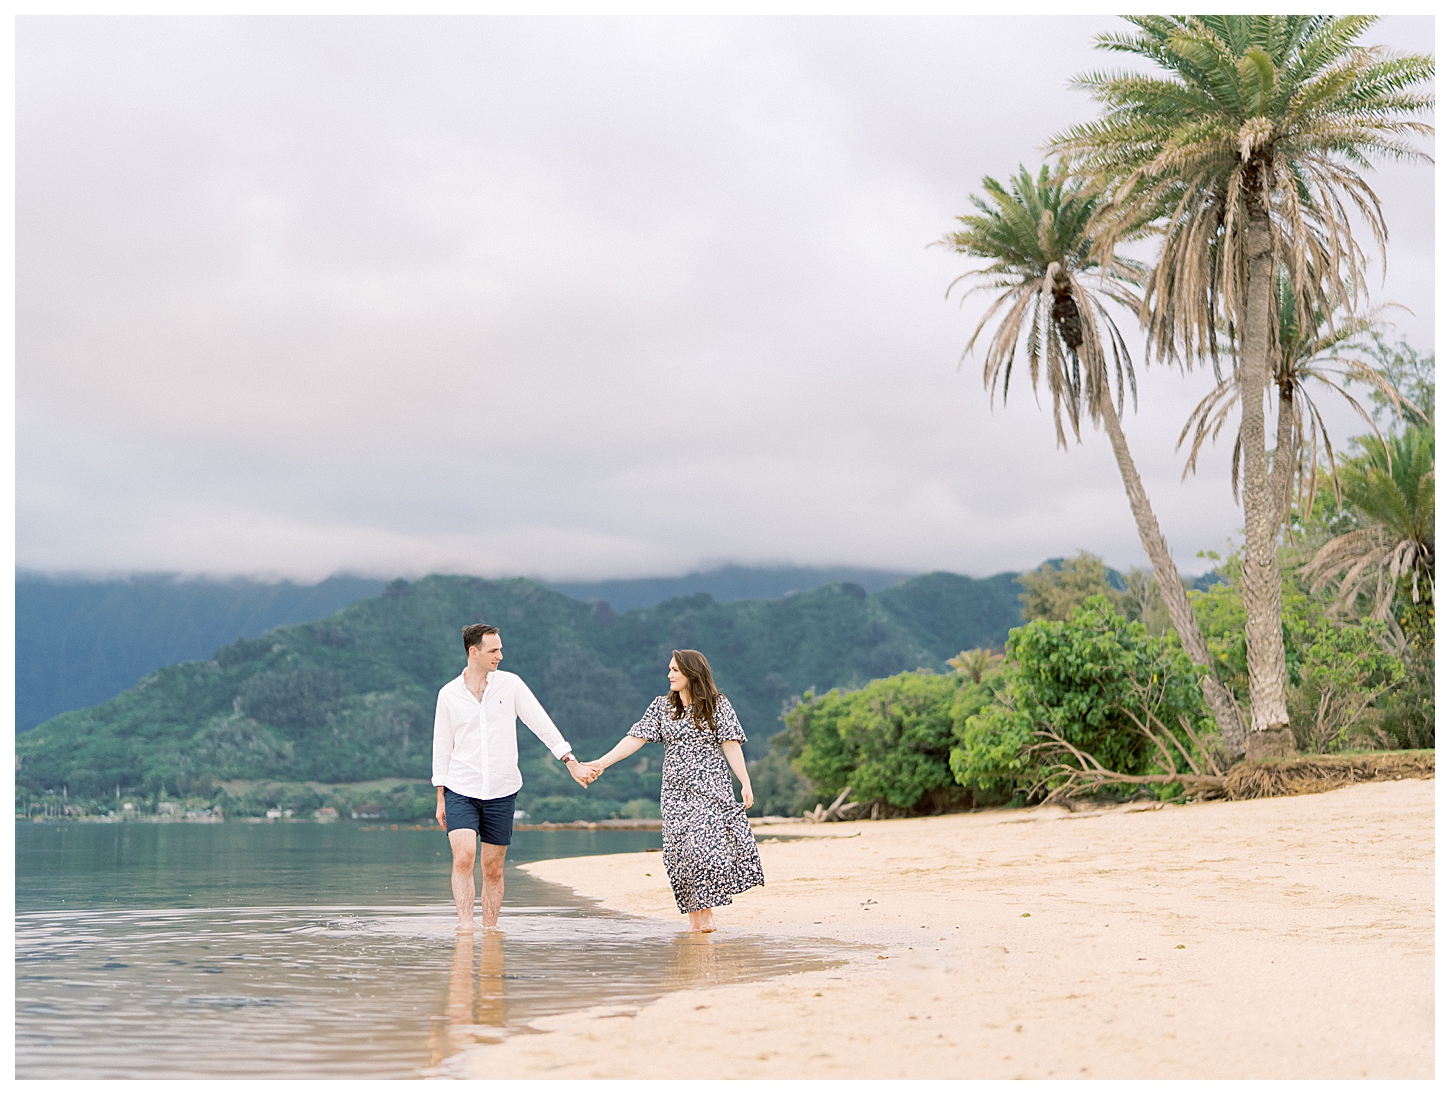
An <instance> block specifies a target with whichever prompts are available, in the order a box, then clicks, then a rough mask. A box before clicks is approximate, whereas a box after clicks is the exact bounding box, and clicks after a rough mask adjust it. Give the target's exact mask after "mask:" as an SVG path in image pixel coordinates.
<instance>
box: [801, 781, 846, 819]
mask: <svg viewBox="0 0 1450 1095" xmlns="http://www.w3.org/2000/svg"><path fill="white" fill-rule="evenodd" d="M850 793H851V788H850V787H847V788H846V789H845V790H843V791H842V792H841V793H840V794H839V795H837V796H836V801H835V802H833V803H831V805H830V806H822V805H821V804H820V803H819V802H818V803H816V808H815V809H814V810H807V811H806V812H805V813H804V814H802V815H801V816H802V817H804V818H805V819H806V820H807V821H845V820H846V818H845V817H843V816H842V815H841V807H842V804H843V803H845V801H846V796H847V795H849V794H850ZM851 805H853V806H854V805H856V804H855V803H851Z"/></svg>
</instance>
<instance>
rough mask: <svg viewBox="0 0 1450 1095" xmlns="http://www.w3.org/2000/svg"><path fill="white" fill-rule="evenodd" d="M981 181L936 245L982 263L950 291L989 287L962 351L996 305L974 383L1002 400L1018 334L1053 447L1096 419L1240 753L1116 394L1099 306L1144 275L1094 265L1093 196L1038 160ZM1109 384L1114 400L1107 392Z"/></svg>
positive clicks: (1227, 736)
mask: <svg viewBox="0 0 1450 1095" xmlns="http://www.w3.org/2000/svg"><path fill="white" fill-rule="evenodd" d="M982 186H983V189H985V190H986V192H987V198H988V199H990V200H984V199H983V198H980V197H977V196H975V195H974V196H973V197H972V199H971V201H972V204H973V205H974V206H975V207H976V209H977V212H976V213H970V214H967V215H965V216H962V217H958V218H957V219H958V221H960V222H961V224H962V228H960V229H959V230H957V231H955V232H951V233H949V234H948V235H946V236H945V237H943V239H942V240H941V243H942V244H943V245H945V246H948V247H950V248H952V249H953V250H954V251H957V252H958V253H960V254H963V255H969V256H971V257H972V258H978V259H986V260H988V263H989V265H988V266H986V268H984V269H981V270H974V271H970V272H968V273H966V274H963V275H962V276H961V277H959V278H957V279H956V280H955V281H953V282H952V286H953V287H955V286H956V285H958V284H959V283H960V282H962V281H963V280H968V281H971V282H973V283H974V284H972V285H971V286H970V287H969V288H968V290H967V291H968V292H969V293H971V292H982V291H996V292H998V295H997V298H996V299H995V300H994V301H993V302H992V304H991V306H990V307H989V308H988V309H987V312H986V314H985V315H984V316H983V317H982V320H981V322H980V323H978V324H977V328H976V330H975V331H974V332H973V333H972V337H971V339H970V341H968V343H967V348H966V350H964V351H963V354H962V356H963V358H965V357H966V355H967V354H969V353H971V351H972V349H973V347H974V346H975V345H976V344H977V339H978V338H980V337H981V335H982V333H983V331H984V330H985V329H986V327H987V325H988V324H989V323H990V322H991V320H992V319H993V317H994V316H996V315H997V314H998V313H999V312H1002V311H1003V309H1005V314H1004V315H1003V316H1002V318H1001V320H1000V321H999V322H998V325H997V328H996V331H995V332H994V333H993V335H992V337H991V340H990V341H989V342H988V344H987V352H986V357H985V361H984V364H983V373H982V384H983V386H984V387H986V388H987V389H988V390H989V391H991V392H992V393H993V395H994V396H995V393H996V390H997V384H998V382H999V381H1000V382H1001V385H1002V398H1003V400H1004V401H1005V400H1006V398H1007V390H1008V387H1009V385H1010V384H1011V381H1012V368H1013V366H1014V364H1015V363H1016V360H1017V352H1018V348H1019V346H1020V345H1021V344H1022V343H1023V342H1024V341H1025V342H1026V350H1027V364H1028V368H1029V377H1030V379H1031V382H1032V387H1033V389H1034V390H1036V388H1037V385H1038V382H1039V380H1041V381H1043V382H1045V383H1046V385H1047V388H1048V391H1049V392H1051V393H1052V414H1053V422H1054V425H1055V426H1056V428H1057V442H1058V444H1059V445H1061V446H1062V447H1064V448H1066V447H1067V435H1066V433H1065V431H1064V430H1063V419H1064V418H1066V419H1067V422H1068V423H1069V424H1070V425H1071V427H1072V432H1073V436H1074V437H1077V438H1079V439H1081V433H1080V420H1081V417H1082V415H1083V414H1084V413H1085V414H1086V415H1087V417H1088V419H1089V421H1091V422H1101V423H1102V424H1103V427H1104V429H1105V430H1106V431H1107V434H1108V439H1109V440H1110V441H1111V443H1112V446H1113V455H1114V457H1115V458H1116V459H1117V462H1118V471H1119V473H1120V474H1121V475H1122V477H1123V486H1124V488H1125V489H1126V490H1127V494H1128V505H1129V507H1130V508H1131V509H1132V511H1133V517H1134V519H1135V520H1136V521H1137V524H1138V535H1139V537H1140V538H1141V539H1142V542H1143V548H1144V550H1145V551H1146V552H1147V554H1148V559H1149V561H1150V562H1151V563H1152V564H1153V570H1154V572H1155V573H1156V574H1157V575H1158V577H1159V586H1160V588H1161V589H1162V590H1163V591H1164V593H1163V597H1164V600H1165V601H1166V602H1167V604H1168V612H1169V615H1170V617H1171V618H1172V620H1173V626H1174V628H1175V629H1176V630H1177V632H1178V637H1179V641H1180V642H1182V644H1183V649H1184V650H1185V651H1186V652H1187V654H1188V656H1189V658H1190V659H1191V660H1192V661H1193V664H1195V665H1197V666H1200V667H1202V668H1203V673H1204V675H1203V678H1202V681H1201V684H1202V687H1203V693H1204V698H1205V700H1206V701H1207V702H1208V706H1209V709H1210V710H1211V711H1212V712H1213V714H1214V719H1215V720H1216V721H1217V723H1218V728H1219V733H1220V735H1221V736H1222V737H1223V740H1224V743H1225V744H1226V745H1227V746H1228V748H1229V750H1230V752H1234V753H1237V752H1242V749H1243V734H1242V731H1241V729H1240V727H1239V721H1238V714H1237V709H1236V708H1235V707H1234V705H1233V701H1232V699H1231V698H1230V697H1229V695H1228V693H1227V692H1226V691H1225V690H1224V689H1223V687H1222V686H1221V685H1220V684H1219V682H1218V680H1217V678H1216V677H1215V676H1214V675H1213V669H1212V666H1213V659H1212V658H1211V657H1210V656H1209V652H1208V644H1207V643H1206V642H1204V639H1203V632H1202V630H1201V629H1200V628H1199V626H1198V619H1197V617H1195V616H1194V614H1193V607H1192V605H1190V604H1189V602H1188V594H1187V592H1186V591H1185V590H1184V588H1183V580H1182V579H1181V578H1180V577H1179V575H1178V568H1177V567H1176V566H1175V565H1174V563H1173V555H1172V553H1171V552H1170V551H1169V550H1168V542H1167V541H1166V540H1165V539H1164V538H1163V533H1162V531H1161V530H1160V529H1159V527H1158V519H1157V518H1156V517H1155V516H1154V515H1153V507H1152V504H1151V503H1150V502H1149V500H1148V492H1147V491H1145V490H1144V489H1143V482H1142V480H1141V479H1140V478H1139V476H1138V469H1137V466H1136V465H1135V464H1134V463H1133V457H1132V454H1131V453H1130V452H1129V451H1128V441H1127V438H1125V437H1124V436H1123V429H1122V424H1121V423H1120V421H1119V418H1118V415H1119V412H1120V408H1121V407H1122V405H1123V399H1124V393H1125V389H1128V388H1131V389H1132V391H1133V393H1134V396H1135V399H1136V395H1137V383H1136V378H1135V375H1134V372H1133V361H1132V358H1131V357H1130V356H1129V354H1128V348H1127V346H1126V344H1125V343H1124V342H1123V336H1122V335H1121V333H1119V331H1118V327H1117V324H1116V323H1114V321H1113V317H1112V316H1111V315H1110V314H1109V312H1108V310H1107V303H1106V302H1108V301H1111V302H1113V303H1116V304H1120V305H1123V306H1124V307H1127V308H1130V309H1133V310H1137V309H1139V308H1140V307H1141V303H1142V302H1141V301H1140V299H1139V297H1138V295H1137V290H1136V287H1137V285H1138V284H1139V283H1140V282H1141V280H1142V278H1143V276H1144V274H1145V273H1146V271H1145V270H1144V268H1143V267H1142V266H1141V264H1139V263H1136V262H1133V261H1130V260H1128V259H1124V258H1119V257H1114V258H1109V259H1106V260H1103V259H1100V258H1098V257H1097V256H1096V255H1095V254H1094V246H1093V244H1094V240H1093V237H1092V235H1091V233H1090V232H1089V230H1088V226H1089V224H1090V223H1091V221H1092V219H1093V215H1094V213H1095V211H1096V208H1097V201H1098V199H1097V198H1096V197H1095V196H1093V195H1092V194H1090V193H1088V192H1087V191H1086V190H1085V189H1084V188H1083V187H1082V186H1081V185H1079V184H1076V183H1065V182H1063V181H1060V180H1054V179H1053V178H1052V177H1051V175H1050V174H1049V172H1048V169H1047V168H1046V167H1043V168H1042V170H1041V172H1040V173H1039V174H1038V176H1037V177H1036V178H1035V179H1034V178H1033V176H1032V173H1031V172H1030V171H1028V170H1027V168H1025V167H1019V169H1018V174H1017V175H1016V177H1015V178H1012V179H1010V180H1009V181H1008V186H1005V187H1004V186H1003V185H1002V184H1001V183H999V182H997V180H995V179H993V178H991V177H990V176H989V177H987V178H985V179H983V180H982ZM1090 276H1091V278H1092V281H1091V282H1089V280H1088V279H1089V277H1090ZM1090 284H1091V285H1092V286H1093V289H1090V288H1089V285H1090ZM1094 289H1095V290H1096V291H1094ZM950 291H951V290H950V289H948V293H950ZM1099 322H1101V325H1102V329H1101V330H1100V329H1099ZM1024 331H1025V339H1024ZM1110 357H1111V368H1110V363H1109V358H1110ZM1114 380H1116V386H1117V404H1116V405H1114V401H1113V393H1112V390H1111V388H1112V382H1113V381H1114Z"/></svg>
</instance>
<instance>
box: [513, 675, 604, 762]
mask: <svg viewBox="0 0 1450 1095" xmlns="http://www.w3.org/2000/svg"><path fill="white" fill-rule="evenodd" d="M514 711H515V712H516V713H517V714H518V716H519V718H521V719H523V720H524V725H525V726H527V727H528V728H529V729H530V730H531V731H533V734H534V737H536V738H538V739H539V740H540V741H541V742H543V743H544V745H545V746H546V747H547V748H548V750H549V752H551V753H553V754H554V756H555V758H556V759H558V760H562V761H563V762H564V766H565V767H566V768H568V769H569V775H571V776H572V777H573V778H574V782H575V783H577V784H578V785H579V786H580V787H588V786H589V780H590V779H591V778H593V775H594V773H593V772H592V771H591V770H590V769H588V768H586V767H585V766H584V765H582V764H580V763H579V761H578V759H577V758H576V757H575V756H574V751H573V750H572V749H570V748H569V743H568V742H567V741H565V740H564V735H563V734H561V733H559V728H558V727H557V726H555V725H554V720H553V719H551V718H549V713H548V712H547V711H545V710H544V705H543V704H541V703H540V702H539V701H538V699H537V697H535V696H534V694H533V693H532V692H531V691H529V686H528V685H526V684H525V683H524V682H523V679H522V678H520V679H519V689H518V692H516V693H515V694H514Z"/></svg>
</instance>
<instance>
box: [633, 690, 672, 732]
mask: <svg viewBox="0 0 1450 1095" xmlns="http://www.w3.org/2000/svg"><path fill="white" fill-rule="evenodd" d="M664 717H665V698H664V697H663V696H656V697H655V698H654V699H653V700H651V701H650V705H649V706H648V707H646V708H645V709H644V714H643V715H642V716H640V720H639V722H637V723H635V724H634V725H633V726H631V727H630V728H629V734H628V735H626V736H628V737H631V738H640V739H642V740H643V741H664V740H665V724H664Z"/></svg>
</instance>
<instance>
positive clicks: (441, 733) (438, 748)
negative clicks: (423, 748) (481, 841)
mask: <svg viewBox="0 0 1450 1095" xmlns="http://www.w3.org/2000/svg"><path fill="white" fill-rule="evenodd" d="M452 758H453V720H452V719H451V718H450V717H449V715H448V704H447V702H446V701H445V700H444V699H443V693H442V692H439V693H438V706H437V707H436V708H434V710H433V786H434V787H437V788H438V810H437V812H436V813H435V814H434V816H435V817H436V818H437V819H438V824H439V826H442V825H444V824H446V820H445V819H446V817H447V815H446V814H445V813H444V810H443V781H444V780H445V779H447V778H448V762H449V761H450V760H451V759H452Z"/></svg>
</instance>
